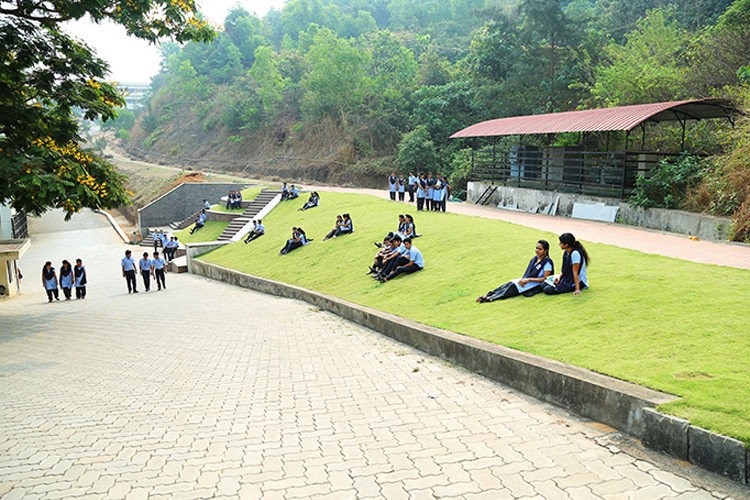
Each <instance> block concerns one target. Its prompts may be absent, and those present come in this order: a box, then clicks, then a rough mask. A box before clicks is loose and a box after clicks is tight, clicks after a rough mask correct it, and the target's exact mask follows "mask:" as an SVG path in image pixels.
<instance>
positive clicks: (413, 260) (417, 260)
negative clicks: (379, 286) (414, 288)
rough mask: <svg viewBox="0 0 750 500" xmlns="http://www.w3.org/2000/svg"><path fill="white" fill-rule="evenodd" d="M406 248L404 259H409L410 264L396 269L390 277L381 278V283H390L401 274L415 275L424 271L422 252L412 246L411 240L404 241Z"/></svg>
mask: <svg viewBox="0 0 750 500" xmlns="http://www.w3.org/2000/svg"><path fill="white" fill-rule="evenodd" d="M404 246H405V247H406V252H405V253H404V257H407V258H408V259H409V262H408V263H407V264H404V265H402V266H396V268H395V269H394V270H393V271H392V272H391V273H390V274H388V276H381V277H380V278H379V279H378V281H380V282H381V283H385V282H386V281H390V280H392V279H393V278H396V277H398V276H399V275H401V274H410V273H415V272H417V271H421V270H422V269H424V258H423V257H422V252H420V251H419V249H417V247H415V246H414V245H412V243H411V239H409V238H406V239H405V240H404Z"/></svg>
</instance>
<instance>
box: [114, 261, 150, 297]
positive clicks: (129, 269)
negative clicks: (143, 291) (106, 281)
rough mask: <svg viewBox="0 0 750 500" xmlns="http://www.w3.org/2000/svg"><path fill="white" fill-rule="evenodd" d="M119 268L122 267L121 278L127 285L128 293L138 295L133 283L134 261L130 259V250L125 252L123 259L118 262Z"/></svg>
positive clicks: (134, 282)
mask: <svg viewBox="0 0 750 500" xmlns="http://www.w3.org/2000/svg"><path fill="white" fill-rule="evenodd" d="M146 255H148V254H146ZM120 266H121V267H122V277H123V278H125V281H126V282H127V284H128V293H131V292H132V293H138V289H137V287H136V281H135V259H134V258H133V257H132V255H131V252H130V250H125V257H123V258H122V260H121V261H120Z"/></svg>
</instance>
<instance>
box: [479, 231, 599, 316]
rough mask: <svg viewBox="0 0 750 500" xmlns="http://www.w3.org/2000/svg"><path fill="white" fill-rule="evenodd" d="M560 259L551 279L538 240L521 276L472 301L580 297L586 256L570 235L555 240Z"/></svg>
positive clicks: (546, 256)
mask: <svg viewBox="0 0 750 500" xmlns="http://www.w3.org/2000/svg"><path fill="white" fill-rule="evenodd" d="M559 243H560V249H562V251H563V255H562V269H561V272H560V274H558V275H555V264H554V263H553V262H552V259H551V258H550V256H549V243H548V242H547V241H546V240H539V241H538V242H537V244H536V248H535V250H534V252H535V255H534V257H532V258H531V260H530V261H529V264H528V265H527V266H526V271H524V273H523V276H522V277H521V278H518V279H514V280H511V281H509V282H507V283H503V284H502V285H500V286H499V287H497V288H495V289H494V290H490V291H489V292H487V293H485V294H484V295H480V296H479V297H477V298H476V301H477V302H479V303H484V302H494V301H496V300H501V299H508V298H511V297H517V296H518V295H523V296H525V297H532V296H534V295H536V294H538V293H544V294H546V295H559V294H562V293H570V292H573V294H574V295H581V292H582V290H584V289H586V288H588V277H587V275H586V265H587V264H588V263H589V261H590V259H589V254H588V252H586V249H585V248H584V247H583V245H582V244H581V242H580V241H578V240H576V239H575V236H573V235H572V234H571V233H563V234H561V235H560V237H559Z"/></svg>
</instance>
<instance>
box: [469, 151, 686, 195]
mask: <svg viewBox="0 0 750 500" xmlns="http://www.w3.org/2000/svg"><path fill="white" fill-rule="evenodd" d="M676 156H678V155H677V154H671V153H652V152H644V151H606V152H602V151H575V150H567V149H566V150H563V149H562V148H549V149H535V148H525V147H520V148H518V149H516V150H511V151H492V150H489V149H482V150H474V151H473V153H472V167H471V173H470V176H469V179H470V180H472V181H480V182H490V183H491V184H501V185H505V186H516V187H524V188H529V189H543V190H550V191H560V192H566V193H575V194H587V195H592V196H603V197H614V198H620V199H626V198H627V197H628V196H630V194H631V192H632V190H633V187H634V186H635V181H636V178H637V177H638V176H639V175H643V176H646V177H650V175H651V172H652V171H653V169H654V168H655V167H656V166H657V165H658V164H659V162H661V161H662V160H663V159H664V158H667V157H676Z"/></svg>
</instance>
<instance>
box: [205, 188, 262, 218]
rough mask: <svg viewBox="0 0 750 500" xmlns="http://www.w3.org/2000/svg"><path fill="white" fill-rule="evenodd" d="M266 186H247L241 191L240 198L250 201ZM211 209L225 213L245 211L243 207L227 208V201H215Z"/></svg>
mask: <svg viewBox="0 0 750 500" xmlns="http://www.w3.org/2000/svg"><path fill="white" fill-rule="evenodd" d="M265 187H266V186H253V187H249V188H247V189H243V190H242V191H241V192H242V199H243V200H244V201H252V200H254V199H255V198H256V197H257V196H258V195H259V194H260V191H261V190H262V189H265ZM211 210H213V211H214V212H225V213H232V214H234V213H236V214H241V213H242V212H244V211H245V209H244V208H227V203H226V202H222V203H217V204H216V205H213V206H212V207H211Z"/></svg>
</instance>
